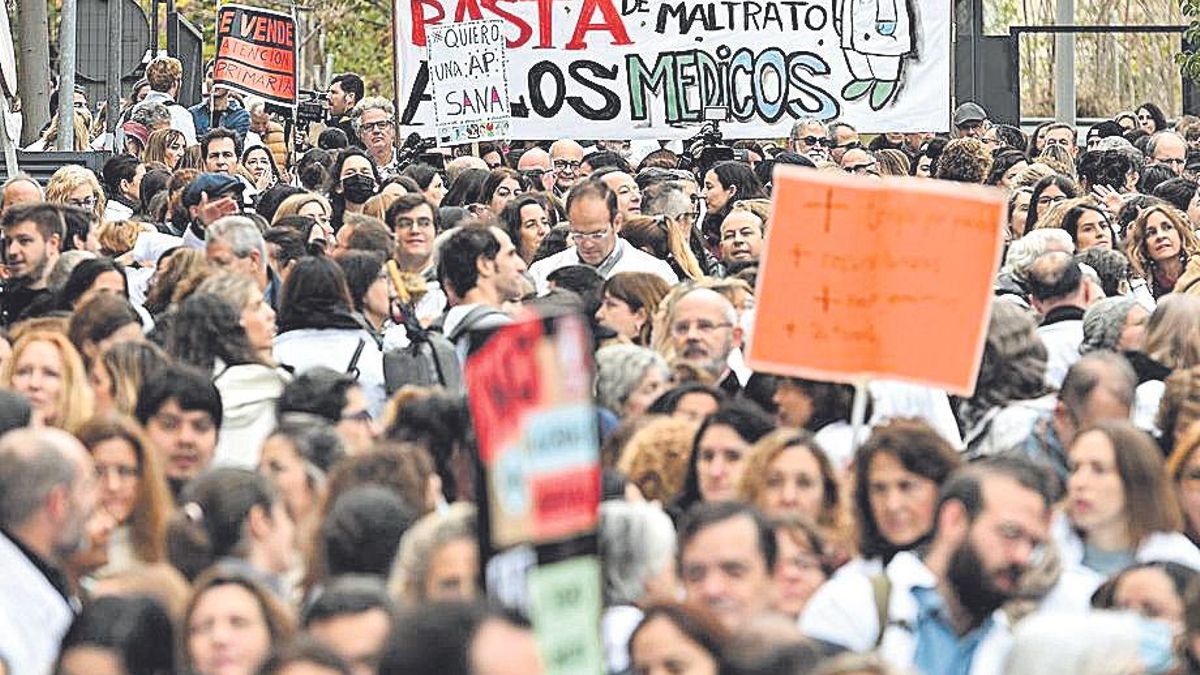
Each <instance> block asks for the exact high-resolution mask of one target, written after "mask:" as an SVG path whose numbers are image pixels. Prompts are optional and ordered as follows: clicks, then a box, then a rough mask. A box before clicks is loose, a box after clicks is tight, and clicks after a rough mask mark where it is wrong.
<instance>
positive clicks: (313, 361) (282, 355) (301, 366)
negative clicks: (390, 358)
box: [273, 328, 387, 420]
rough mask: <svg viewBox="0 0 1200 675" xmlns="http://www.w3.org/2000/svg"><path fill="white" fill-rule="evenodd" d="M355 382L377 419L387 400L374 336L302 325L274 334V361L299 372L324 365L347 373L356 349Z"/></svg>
mask: <svg viewBox="0 0 1200 675" xmlns="http://www.w3.org/2000/svg"><path fill="white" fill-rule="evenodd" d="M359 340H362V342H363V350H362V354H360V355H359V357H358V365H357V367H358V372H359V375H358V384H359V386H360V387H362V390H363V394H364V395H365V396H366V399H367V408H368V409H369V410H370V411H371V416H372V417H374V418H375V419H377V420H378V419H380V417H381V416H382V415H383V405H384V404H385V403H387V390H386V388H385V387H384V380H383V352H382V351H380V349H379V345H378V344H376V342H375V338H374V337H372V336H371V334H370V333H368V332H367V331H365V330H363V329H361V328H301V329H299V330H290V331H288V332H286V333H283V334H282V335H277V336H275V348H274V351H273V354H274V356H275V362H276V363H278V364H280V365H283V366H288V367H290V368H292V370H293V372H294V374H296V375H299V374H301V373H303V372H304V371H306V370H309V369H310V368H315V367H317V366H325V367H326V368H331V369H333V370H335V371H337V372H339V373H344V372H346V370H347V368H349V366H350V361H351V359H352V358H353V357H354V350H355V349H356V348H358V343H359Z"/></svg>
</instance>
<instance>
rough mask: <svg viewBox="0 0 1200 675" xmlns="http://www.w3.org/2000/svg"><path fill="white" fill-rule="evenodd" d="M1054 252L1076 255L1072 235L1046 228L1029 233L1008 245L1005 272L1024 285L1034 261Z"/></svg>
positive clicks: (1055, 228) (1057, 229) (1056, 229)
mask: <svg viewBox="0 0 1200 675" xmlns="http://www.w3.org/2000/svg"><path fill="white" fill-rule="evenodd" d="M1051 244H1056V245H1057V246H1058V248H1053V249H1052V248H1051ZM1052 250H1060V251H1066V252H1067V253H1071V254H1074V253H1075V242H1073V241H1071V235H1070V234H1068V233H1067V231H1066V230H1063V229H1060V228H1057V227H1045V228H1041V229H1035V230H1033V231H1031V232H1027V233H1026V234H1025V236H1023V237H1021V238H1020V239H1017V240H1016V241H1014V242H1012V243H1011V244H1009V245H1008V253H1007V254H1005V256H1004V270H1003V271H1004V272H1008V273H1009V274H1011V275H1013V277H1015V278H1016V279H1017V280H1018V281H1020V282H1022V283H1024V282H1025V280H1026V278H1027V277H1026V272H1028V270H1029V266H1030V265H1032V264H1033V261H1034V260H1037V258H1038V257H1039V256H1041V255H1042V254H1043V253H1046V252H1048V251H1052Z"/></svg>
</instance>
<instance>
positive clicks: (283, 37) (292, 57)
mask: <svg viewBox="0 0 1200 675" xmlns="http://www.w3.org/2000/svg"><path fill="white" fill-rule="evenodd" d="M296 45H297V42H296V20H295V19H294V18H293V17H292V16H290V15H288V14H282V13H279V12H272V11H270V10H266V9H259V8H257V7H245V6H242V5H222V6H221V8H220V9H219V10H218V11H217V58H216V62H215V63H214V65H213V83H214V84H221V85H225V86H228V87H231V88H234V89H237V90H239V91H243V92H245V93H247V94H252V95H255V96H261V97H262V98H265V99H266V100H268V101H271V102H272V103H277V104H279V105H285V106H295V105H296V100H297V91H296V82H297V75H296Z"/></svg>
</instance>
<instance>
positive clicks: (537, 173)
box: [519, 169, 546, 183]
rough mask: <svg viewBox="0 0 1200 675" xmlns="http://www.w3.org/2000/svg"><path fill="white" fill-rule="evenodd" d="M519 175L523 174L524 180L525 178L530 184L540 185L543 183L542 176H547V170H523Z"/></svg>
mask: <svg viewBox="0 0 1200 675" xmlns="http://www.w3.org/2000/svg"><path fill="white" fill-rule="evenodd" d="M519 173H520V174H521V177H522V178H524V179H525V180H526V181H528V182H530V183H540V182H541V181H542V176H545V175H546V170H545V169H522V170H521V171H520V172H519Z"/></svg>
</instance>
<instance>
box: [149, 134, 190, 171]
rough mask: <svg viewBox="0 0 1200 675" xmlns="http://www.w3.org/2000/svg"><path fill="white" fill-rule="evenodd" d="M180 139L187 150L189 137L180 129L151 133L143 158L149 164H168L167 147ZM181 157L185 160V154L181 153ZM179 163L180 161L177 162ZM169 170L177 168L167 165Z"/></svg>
mask: <svg viewBox="0 0 1200 675" xmlns="http://www.w3.org/2000/svg"><path fill="white" fill-rule="evenodd" d="M175 138H178V139H179V140H181V141H183V147H184V149H185V150H186V149H187V137H186V136H184V135H183V132H182V131H180V130H178V129H159V130H158V131H152V132H150V137H149V138H147V139H146V150H145V152H143V153H142V156H143V158H144V160H145V162H146V163H147V164H149V163H150V162H162V163H163V164H167V146H168V145H170V144H171V141H172V139H175ZM179 157H180V158H181V159H182V158H183V153H179ZM176 161H178V160H176ZM167 168H168V169H171V170H174V169H175V167H173V166H171V165H169V164H167Z"/></svg>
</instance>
